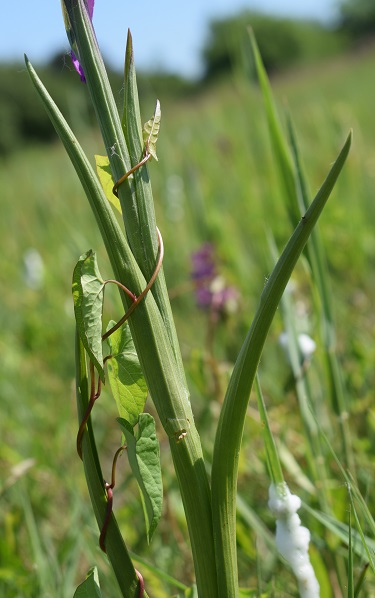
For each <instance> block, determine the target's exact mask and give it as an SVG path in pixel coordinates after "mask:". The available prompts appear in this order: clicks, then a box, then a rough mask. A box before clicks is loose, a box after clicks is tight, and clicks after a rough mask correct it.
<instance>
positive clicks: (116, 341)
mask: <svg viewBox="0 0 375 598" xmlns="http://www.w3.org/2000/svg"><path fill="white" fill-rule="evenodd" d="M114 324H115V322H110V323H109V324H108V329H109V328H112V326H113V325H114ZM107 340H108V345H109V349H110V353H111V358H110V359H108V361H107V367H108V377H109V382H110V384H111V389H112V392H113V396H114V397H115V400H116V403H117V407H118V411H119V414H120V417H123V418H124V419H126V420H127V421H128V422H129V423H130V424H131V425H132V426H135V424H136V423H137V422H138V417H139V415H140V413H142V411H143V409H144V406H145V402H146V398H147V392H148V391H147V385H146V381H145V379H144V376H143V372H142V368H141V366H140V363H139V359H138V355H137V352H136V350H135V347H134V343H133V339H132V336H131V332H130V328H129V326H128V324H125V325H124V326H122V327H121V328H119V329H118V330H116V331H115V332H114V333H113V334H111V336H109V337H108V339H107Z"/></svg>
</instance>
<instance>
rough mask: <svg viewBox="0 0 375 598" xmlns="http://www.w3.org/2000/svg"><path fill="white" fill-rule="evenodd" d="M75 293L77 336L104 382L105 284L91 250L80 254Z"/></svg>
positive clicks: (74, 286) (76, 269) (74, 284)
mask: <svg viewBox="0 0 375 598" xmlns="http://www.w3.org/2000/svg"><path fill="white" fill-rule="evenodd" d="M72 293H73V301H74V314H75V318H76V322H77V329H78V334H79V336H80V338H81V341H82V343H83V346H84V347H85V349H86V351H87V353H88V354H89V357H90V360H91V361H92V362H93V364H94V365H95V367H96V369H97V370H98V373H99V376H100V378H101V380H102V381H103V382H104V378H105V377H104V367H103V351H102V312H103V300H104V282H103V280H102V277H101V275H100V272H99V268H98V263H97V260H96V254H95V253H94V252H93V251H92V250H91V249H90V250H89V251H87V252H86V253H84V254H83V255H81V257H80V258H79V260H78V262H77V265H76V267H75V268H74V272H73V283H72Z"/></svg>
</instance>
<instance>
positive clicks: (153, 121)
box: [142, 100, 161, 161]
mask: <svg viewBox="0 0 375 598" xmlns="http://www.w3.org/2000/svg"><path fill="white" fill-rule="evenodd" d="M160 121H161V110H160V102H159V100H157V101H156V106H155V112H154V116H153V117H152V118H150V120H148V121H147V122H146V123H145V124H144V125H143V131H142V135H143V141H144V143H145V148H146V150H147V151H148V153H149V154H151V156H152V157H153V158H155V160H156V161H157V160H158V158H157V156H156V142H157V140H158V136H159V131H160Z"/></svg>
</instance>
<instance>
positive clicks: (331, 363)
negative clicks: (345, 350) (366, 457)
mask: <svg viewBox="0 0 375 598" xmlns="http://www.w3.org/2000/svg"><path fill="white" fill-rule="evenodd" d="M288 131H289V137H290V143H291V147H292V152H293V159H294V163H295V167H296V176H297V188H298V190H299V197H300V202H301V208H302V209H303V208H304V207H305V206H307V205H308V202H309V198H310V197H311V193H310V191H309V189H308V184H307V180H306V177H305V174H304V168H303V165H302V160H301V157H300V154H299V150H298V145H297V140H296V136H295V133H294V129H293V125H292V121H291V119H290V118H288ZM307 258H308V260H309V263H310V267H311V272H312V277H313V281H314V283H315V285H316V288H317V290H318V296H319V301H318V302H316V303H317V305H316V308H317V311H319V312H320V317H319V321H320V323H321V335H322V340H323V345H324V349H325V351H324V358H325V364H326V369H327V372H328V379H329V383H330V396H331V398H332V399H331V400H332V406H333V409H334V412H335V414H336V416H337V418H338V423H339V427H340V432H341V442H342V448H343V454H344V456H345V463H346V464H347V466H348V468H349V469H350V471H351V472H352V475H353V476H355V462H354V456H353V451H352V443H351V438H350V430H349V421H348V418H347V413H348V401H347V397H346V395H345V388H344V382H343V378H342V372H341V368H340V364H339V361H338V358H337V353H336V330H335V322H334V318H333V305H332V292H331V288H330V282H329V280H330V277H329V272H328V266H327V259H326V255H325V250H324V246H323V243H322V240H321V237H320V235H319V231H318V230H317V229H315V230H314V231H313V232H312V235H311V239H310V242H309V244H308V245H307Z"/></svg>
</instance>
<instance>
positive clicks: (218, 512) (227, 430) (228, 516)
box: [212, 133, 351, 598]
mask: <svg viewBox="0 0 375 598" xmlns="http://www.w3.org/2000/svg"><path fill="white" fill-rule="evenodd" d="M350 144H351V133H350V134H349V136H348V138H347V140H346V142H345V144H344V146H343V148H342V150H341V152H340V154H339V156H338V157H337V159H336V161H335V162H334V164H333V166H332V168H331V170H330V172H329V174H328V176H327V178H326V180H325V181H324V183H323V185H322V187H321V189H320V190H319V192H318V194H317V195H316V197H315V199H314V201H313V202H312V204H311V206H310V207H309V208H308V210H307V212H306V213H305V215H304V216H302V218H301V220H300V222H299V224H298V226H297V227H296V229H295V231H294V233H293V234H292V236H291V238H290V239H289V241H288V243H287V245H286V247H285V249H284V251H283V253H282V254H281V257H280V259H279V261H278V262H277V264H276V266H275V268H274V270H273V272H272V274H271V276H270V277H269V279H268V282H267V284H266V286H265V288H264V290H263V292H262V295H261V298H260V302H259V305H258V308H257V311H256V313H255V316H254V320H253V323H252V325H251V328H250V330H249V332H248V335H247V337H246V339H245V342H244V344H243V346H242V348H241V351H240V353H239V356H238V358H237V361H236V364H235V366H234V370H233V373H232V376H231V379H230V382H229V386H228V390H227V393H226V396H225V400H224V403H223V407H222V410H221V414H220V419H219V424H218V429H217V433H216V438H215V448H214V456H213V464H212V509H213V522H214V534H215V549H216V561H217V571H218V582H219V583H218V586H219V596H222V597H223V598H224V597H225V598H235V597H237V596H238V581H237V559H236V534H235V529H236V526H235V524H236V521H235V515H236V487H237V473H238V459H239V453H240V447H241V440H242V434H243V427H244V421H245V416H246V409H247V405H248V400H249V395H250V390H251V387H252V384H253V381H254V377H255V373H256V370H257V367H258V363H259V359H260V356H261V352H262V349H263V345H264V342H265V339H266V336H267V333H268V330H269V328H270V325H271V322H272V319H273V316H274V314H275V312H276V309H277V306H278V304H279V302H280V299H281V296H282V294H283V292H284V290H285V287H286V285H287V283H288V280H289V278H290V276H291V273H292V271H293V268H294V266H295V264H296V262H297V260H298V257H299V256H300V254H301V252H302V250H303V248H304V246H305V244H306V242H307V240H308V238H309V236H310V234H311V231H312V230H313V228H314V226H315V224H316V222H317V220H318V218H319V216H320V214H321V212H322V210H323V208H324V206H325V204H326V202H327V200H328V197H329V195H330V193H331V191H332V189H333V187H334V185H335V183H336V180H337V178H338V176H339V174H340V172H341V169H342V167H343V165H344V163H345V160H346V158H347V156H348V153H349V148H350Z"/></svg>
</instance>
